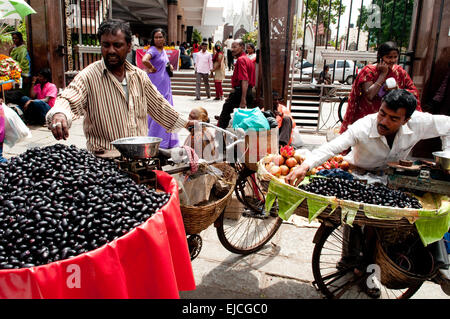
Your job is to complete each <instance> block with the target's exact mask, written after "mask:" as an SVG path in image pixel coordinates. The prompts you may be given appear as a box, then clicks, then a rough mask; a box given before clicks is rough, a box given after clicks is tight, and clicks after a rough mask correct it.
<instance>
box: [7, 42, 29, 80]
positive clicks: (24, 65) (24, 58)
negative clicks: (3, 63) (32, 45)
mask: <svg viewBox="0 0 450 319" xmlns="http://www.w3.org/2000/svg"><path fill="white" fill-rule="evenodd" d="M11 58H13V59H14V60H16V61H17V62H18V63H19V66H20V68H21V69H22V73H23V75H25V76H29V74H30V61H29V56H28V51H27V47H26V46H25V44H22V45H21V46H19V47H16V48H14V49H12V51H11Z"/></svg>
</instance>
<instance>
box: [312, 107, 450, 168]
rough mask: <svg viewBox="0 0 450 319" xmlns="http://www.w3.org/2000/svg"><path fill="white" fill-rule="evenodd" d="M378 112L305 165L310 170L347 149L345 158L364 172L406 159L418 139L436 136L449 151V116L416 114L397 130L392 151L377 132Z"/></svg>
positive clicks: (324, 146) (318, 152) (345, 133)
mask: <svg viewBox="0 0 450 319" xmlns="http://www.w3.org/2000/svg"><path fill="white" fill-rule="evenodd" d="M377 115H378V113H374V114H370V115H367V116H365V117H364V118H362V119H359V120H358V121H356V122H355V123H353V125H350V126H349V127H348V129H347V131H345V132H344V133H342V135H340V136H338V137H336V138H335V139H334V140H332V141H330V142H329V143H326V144H324V145H322V146H320V147H319V148H317V149H315V150H314V151H313V152H312V154H311V156H309V157H307V158H306V160H305V162H306V163H307V164H308V165H309V167H310V169H312V168H314V167H316V166H318V165H321V164H322V163H324V162H325V161H326V160H328V159H329V158H331V157H333V156H334V155H336V154H339V153H341V152H343V151H345V150H346V149H348V148H349V147H352V151H351V152H350V153H349V154H348V155H346V156H345V157H344V159H345V160H347V161H348V162H349V163H350V164H352V165H355V166H358V167H361V168H364V169H369V170H372V169H378V168H385V167H386V166H387V163H390V162H398V161H399V160H401V159H406V158H407V157H408V155H409V153H410V152H411V149H412V148H413V147H414V145H416V144H417V142H419V141H420V140H423V139H428V138H433V137H438V136H440V137H441V139H442V149H443V150H448V149H450V117H448V116H445V115H432V114H430V113H423V112H417V111H415V112H414V113H413V115H412V116H411V119H410V120H409V121H408V122H407V123H406V124H405V125H403V126H402V127H400V129H399V130H398V132H397V134H396V136H395V138H394V142H393V144H392V148H389V145H388V143H387V140H386V137H384V136H382V135H380V134H379V133H378V130H377Z"/></svg>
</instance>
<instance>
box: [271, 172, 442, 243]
mask: <svg viewBox="0 0 450 319" xmlns="http://www.w3.org/2000/svg"><path fill="white" fill-rule="evenodd" d="M305 198H306V200H307V204H308V219H309V222H311V221H313V220H314V219H315V218H317V216H319V215H320V214H321V213H322V212H323V210H324V209H325V208H327V207H328V206H329V205H331V208H332V212H334V210H335V209H336V208H337V207H340V208H341V218H342V222H343V223H346V224H348V225H352V224H353V222H354V219H355V217H356V214H357V212H358V211H363V212H364V214H365V216H366V217H367V218H375V219H381V220H392V221H395V220H400V219H401V218H402V217H405V218H407V219H408V220H409V221H410V222H411V223H415V226H416V228H417V231H418V233H419V236H420V238H421V240H422V242H423V243H424V245H429V244H430V243H432V242H435V241H438V240H440V239H442V238H443V237H444V234H445V233H446V232H447V231H448V229H449V227H450V203H449V202H443V204H442V205H441V207H440V208H439V209H438V210H429V209H421V210H417V209H404V208H396V207H385V206H378V205H369V204H362V203H357V202H352V201H346V200H339V199H336V198H334V197H326V196H321V195H316V194H312V193H309V192H305V191H303V190H301V189H298V188H295V187H293V186H290V185H287V184H284V183H283V182H281V181H278V180H276V179H271V181H270V183H269V189H268V193H267V196H266V211H267V212H269V211H270V209H271V208H272V205H273V204H274V202H275V200H276V199H278V206H279V207H278V208H279V210H278V214H279V216H280V217H281V218H282V219H284V220H287V219H289V217H290V216H291V215H292V213H293V212H294V211H295V210H296V209H297V207H298V206H299V205H300V204H301V203H302V202H303V200H304V199H305Z"/></svg>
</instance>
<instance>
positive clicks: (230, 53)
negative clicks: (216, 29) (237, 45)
mask: <svg viewBox="0 0 450 319" xmlns="http://www.w3.org/2000/svg"><path fill="white" fill-rule="evenodd" d="M233 42H234V40H233V36H232V35H231V34H230V35H229V36H228V39H227V40H225V42H224V44H225V48H226V50H225V52H226V57H227V65H228V71H231V70H234V65H233V59H234V57H233V51H232V50H231V46H232V45H233Z"/></svg>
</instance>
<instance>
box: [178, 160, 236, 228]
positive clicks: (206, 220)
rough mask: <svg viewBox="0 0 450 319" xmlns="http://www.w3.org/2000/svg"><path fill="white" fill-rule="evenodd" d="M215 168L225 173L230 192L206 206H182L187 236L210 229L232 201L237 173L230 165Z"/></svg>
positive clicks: (220, 164) (217, 165)
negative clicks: (229, 184)
mask: <svg viewBox="0 0 450 319" xmlns="http://www.w3.org/2000/svg"><path fill="white" fill-rule="evenodd" d="M213 166H214V167H216V168H218V169H220V170H221V171H222V172H223V176H224V179H225V181H227V182H229V183H231V187H230V190H229V191H228V193H227V194H226V195H225V196H224V197H223V198H221V199H219V200H217V201H215V202H213V203H210V204H208V205H204V206H188V205H180V208H181V215H182V216H183V222H184V228H185V231H186V233H187V234H190V235H192V234H198V233H200V232H201V231H202V230H205V229H206V228H208V227H209V226H210V225H211V224H212V223H214V221H215V220H216V219H217V217H219V215H220V214H221V213H222V211H223V210H224V209H225V207H226V205H227V204H228V202H229V201H230V199H231V195H232V194H233V191H234V186H235V185H236V178H237V174H236V171H235V170H234V169H233V167H231V166H230V165H229V164H226V163H218V164H214V165H213Z"/></svg>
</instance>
